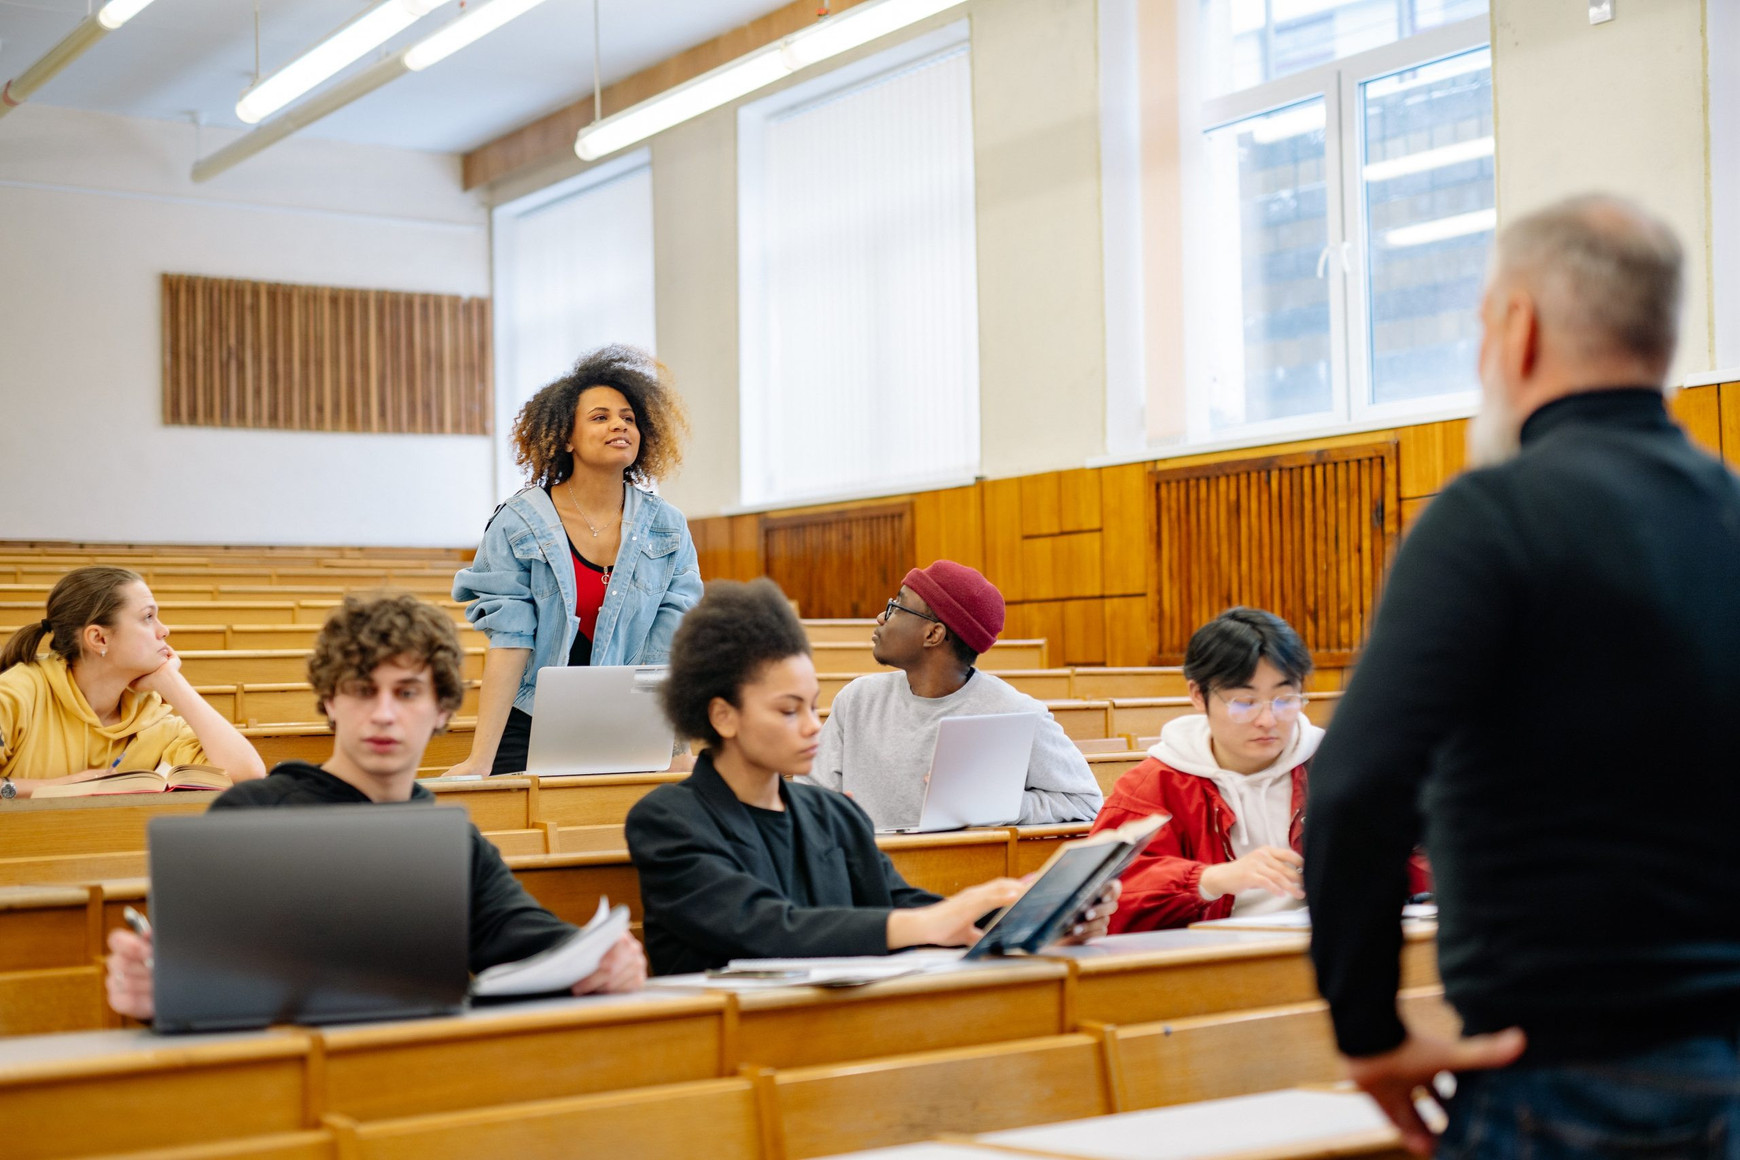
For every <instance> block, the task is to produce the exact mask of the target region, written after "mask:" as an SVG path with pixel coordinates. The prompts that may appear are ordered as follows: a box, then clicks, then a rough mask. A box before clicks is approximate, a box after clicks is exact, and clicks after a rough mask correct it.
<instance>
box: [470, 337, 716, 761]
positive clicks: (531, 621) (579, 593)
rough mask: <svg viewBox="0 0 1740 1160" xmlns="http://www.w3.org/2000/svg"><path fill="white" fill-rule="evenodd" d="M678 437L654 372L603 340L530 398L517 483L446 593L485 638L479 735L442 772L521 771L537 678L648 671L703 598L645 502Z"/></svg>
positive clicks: (678, 521)
mask: <svg viewBox="0 0 1740 1160" xmlns="http://www.w3.org/2000/svg"><path fill="white" fill-rule="evenodd" d="M686 430H687V423H686V420H685V418H684V415H683V408H682V403H681V401H680V400H679V399H678V398H677V396H676V394H675V392H674V391H673V390H672V389H671V387H670V384H669V383H668V382H667V381H666V379H665V375H664V370H663V368H662V367H660V366H659V365H658V364H657V363H656V362H654V361H653V360H652V359H651V358H650V357H649V356H647V355H646V354H644V353H642V352H641V351H638V350H634V349H633V348H630V347H625V346H607V347H604V348H603V349H601V350H597V351H594V352H592V353H591V354H589V355H587V356H586V357H584V358H582V359H581V360H580V362H579V363H578V364H576V365H575V367H574V369H573V370H572V371H570V372H569V373H568V374H566V375H564V376H563V377H562V378H560V379H557V380H556V381H555V382H553V383H551V384H550V385H549V386H547V387H545V388H544V389H543V390H541V391H539V392H538V393H537V394H536V395H534V396H532V399H531V401H530V402H528V403H527V404H526V405H525V407H524V408H523V409H522V410H521V411H520V414H519V418H518V419H517V420H515V422H514V431H513V441H514V458H515V461H516V462H518V463H519V465H520V466H521V467H522V468H523V469H524V470H525V472H526V478H527V484H528V486H527V487H526V488H525V490H524V491H521V492H520V493H519V494H518V495H515V496H514V497H513V498H511V499H509V500H508V501H507V502H506V503H504V504H502V505H501V506H500V507H499V508H497V509H496V511H495V514H494V515H493V516H491V517H490V521H489V526H488V527H487V528H486V529H484V533H483V542H482V544H481V545H479V547H478V549H477V557H476V559H474V560H473V561H472V562H471V565H470V566H469V567H467V568H464V569H461V570H460V572H459V573H458V575H456V576H455V577H454V578H453V598H454V599H455V600H462V601H465V602H467V603H468V604H469V606H470V607H468V608H467V609H466V611H465V615H466V616H467V617H468V618H469V619H470V620H471V623H473V624H474V625H476V626H477V627H478V628H480V629H482V630H483V631H484V633H485V634H486V635H487V636H488V637H489V652H488V654H487V655H486V656H485V657H484V665H483V688H482V690H481V692H480V695H479V697H478V709H477V732H476V733H474V734H473V735H472V743H471V753H470V754H469V755H467V757H466V759H465V760H464V761H463V762H461V763H460V764H459V765H457V766H455V767H454V768H453V769H452V770H450V771H449V772H451V773H453V774H488V773H517V772H519V771H521V770H523V769H524V768H525V767H526V748H527V745H528V743H529V742H530V739H531V733H532V699H533V694H534V693H535V692H536V691H537V686H538V670H539V669H542V668H545V667H547V666H549V665H659V664H663V663H664V662H665V657H666V656H667V655H668V654H669V652H670V647H671V636H672V634H673V633H675V632H676V628H677V622H678V621H679V620H681V619H682V616H683V613H685V612H687V611H688V610H689V609H690V608H691V607H693V606H694V603H695V601H697V600H699V599H700V598H701V571H700V567H699V564H698V562H697V560H696V556H695V542H694V540H693V539H691V538H690V536H689V525H688V523H687V522H686V521H685V520H684V519H683V513H682V512H680V511H678V510H677V509H676V508H674V507H672V506H671V505H670V504H668V503H666V502H664V501H663V500H662V499H660V498H659V497H658V496H657V495H655V494H653V491H652V488H653V486H654V485H655V484H656V483H657V481H658V480H659V479H661V478H663V477H664V476H665V475H666V474H668V473H669V472H671V471H673V470H674V469H675V468H676V466H677V465H678V464H679V463H680V462H681V461H682V447H681V443H680V439H681V436H682V435H683V434H684V433H685V432H686Z"/></svg>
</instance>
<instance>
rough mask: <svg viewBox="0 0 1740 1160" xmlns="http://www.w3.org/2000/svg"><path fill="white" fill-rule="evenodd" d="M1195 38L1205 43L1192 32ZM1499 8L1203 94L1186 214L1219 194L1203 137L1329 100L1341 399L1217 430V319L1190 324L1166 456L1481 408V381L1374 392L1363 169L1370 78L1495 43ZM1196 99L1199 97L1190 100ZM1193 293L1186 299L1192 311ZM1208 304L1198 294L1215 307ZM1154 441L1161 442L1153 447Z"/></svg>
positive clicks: (1327, 272) (1334, 317) (1335, 355)
mask: <svg viewBox="0 0 1740 1160" xmlns="http://www.w3.org/2000/svg"><path fill="white" fill-rule="evenodd" d="M1183 43H1185V44H1186V45H1193V44H1194V43H1195V41H1194V40H1193V39H1192V38H1190V37H1186V38H1184V40H1183ZM1490 43H1491V24H1490V20H1489V19H1488V18H1484V17H1473V18H1470V19H1467V20H1461V21H1457V22H1455V23H1452V24H1445V25H1440V26H1438V27H1436V28H1430V29H1427V30H1425V31H1423V32H1419V33H1415V34H1414V35H1412V36H1409V37H1407V38H1406V39H1403V40H1398V41H1395V42H1393V43H1390V44H1386V45H1380V46H1379V47H1377V48H1372V49H1367V50H1366V51H1364V52H1361V53H1356V54H1354V55H1352V56H1346V57H1342V58H1341V59H1339V60H1336V61H1332V62H1330V63H1327V64H1323V65H1319V66H1318V67H1316V68H1313V69H1307V70H1304V71H1301V72H1297V73H1292V74H1289V75H1288V76H1284V77H1278V78H1276V79H1275V80H1272V81H1266V82H1264V83H1262V84H1260V85H1253V86H1252V87H1250V88H1248V89H1242V90H1240V91H1238V92H1234V93H1228V94H1225V95H1223V96H1219V97H1214V98H1210V99H1208V100H1205V101H1201V102H1199V103H1198V104H1196V106H1195V108H1194V110H1193V113H1194V116H1193V122H1194V123H1191V124H1187V125H1186V126H1185V129H1184V132H1183V134H1182V135H1181V140H1182V144H1183V146H1184V148H1185V149H1186V150H1187V151H1188V152H1187V154H1186V164H1185V165H1184V167H1183V168H1184V172H1185V182H1186V190H1185V199H1184V204H1185V206H1186V207H1187V210H1186V212H1187V213H1188V214H1189V215H1190V216H1192V217H1195V216H1198V215H1200V213H1201V212H1202V210H1201V207H1202V206H1203V205H1204V204H1205V201H1206V199H1207V198H1208V197H1209V196H1210V195H1209V192H1208V190H1207V174H1206V165H1205V164H1203V163H1202V161H1201V152H1200V151H1201V147H1202V142H1203V141H1204V140H1205V138H1206V135H1207V134H1209V133H1211V132H1213V131H1215V130H1217V129H1223V128H1227V127H1229V126H1232V125H1236V124H1238V123H1240V122H1242V121H1246V120H1249V119H1251V118H1253V117H1258V116H1262V115H1263V114H1265V113H1271V112H1275V111H1277V110H1280V109H1284V108H1286V107H1287V106H1289V105H1295V104H1301V103H1304V102H1307V101H1311V100H1315V99H1321V100H1322V101H1323V104H1324V126H1325V130H1326V131H1325V134H1324V180H1325V185H1326V189H1325V197H1326V204H1327V207H1328V208H1327V231H1326V232H1327V242H1326V245H1325V248H1324V251H1323V254H1322V257H1321V259H1320V263H1321V268H1322V269H1323V271H1324V277H1326V278H1328V279H1329V289H1328V297H1329V315H1330V319H1329V326H1330V336H1329V337H1330V358H1331V378H1332V389H1331V392H1330V397H1331V407H1330V409H1329V410H1326V411H1314V412H1311V413H1309V414H1304V415H1294V416H1289V417H1287V418H1283V419H1270V420H1264V421H1259V422H1256V423H1242V424H1238V425H1237V426H1227V427H1220V428H1216V427H1214V426H1213V424H1212V421H1211V416H1210V392H1209V390H1208V381H1207V374H1206V366H1205V364H1206V363H1207V361H1208V359H1207V356H1206V354H1205V352H1204V351H1203V350H1202V349H1201V344H1202V343H1203V342H1204V341H1205V340H1203V339H1199V338H1198V339H1193V338H1191V337H1190V336H1192V335H1200V334H1204V333H1207V332H1208V328H1206V327H1204V326H1198V325H1189V324H1187V325H1186V328H1185V333H1186V336H1187V339H1186V341H1187V343H1188V344H1190V345H1195V346H1197V347H1198V348H1199V349H1198V351H1197V352H1196V353H1192V352H1190V351H1189V350H1188V349H1187V351H1186V360H1185V366H1186V373H1185V381H1184V391H1185V400H1184V403H1185V434H1184V438H1183V440H1182V441H1181V442H1179V443H1174V444H1167V445H1166V446H1165V448H1164V451H1165V453H1166V454H1170V455H1181V454H1194V453H1196V452H1199V451H1202V450H1205V449H1208V448H1210V447H1214V446H1221V445H1225V446H1260V445H1263V444H1268V443H1276V442H1282V441H1286V440H1290V439H1299V438H1310V437H1317V436H1321V435H1325V434H1340V433H1353V432H1356V431H1361V430H1374V429H1379V428H1382V427H1387V426H1397V425H1404V424H1412V423H1420V422H1429V421H1435V420H1438V419H1443V418H1460V417H1465V416H1467V415H1470V414H1473V413H1474V411H1475V410H1476V409H1477V408H1478V406H1479V391H1478V389H1477V388H1476V387H1475V386H1474V385H1473V384H1472V383H1471V385H1470V388H1469V389H1468V390H1467V391H1458V392H1451V393H1442V394H1435V395H1425V396H1420V397H1418V398H1412V399H1403V400H1396V401H1393V402H1388V403H1379V402H1375V401H1374V400H1373V398H1372V373H1371V359H1372V349H1371V326H1370V301H1369V295H1370V285H1369V271H1370V265H1369V260H1368V258H1369V255H1368V253H1367V245H1366V242H1367V236H1366V231H1367V223H1366V206H1365V187H1364V181H1363V176H1362V174H1363V167H1364V163H1365V158H1364V154H1365V139H1364V130H1363V125H1362V121H1363V113H1364V106H1363V86H1364V85H1365V84H1366V83H1367V82H1368V81H1372V80H1376V79H1379V78H1381V77H1385V76H1388V75H1390V74H1392V73H1396V72H1400V71H1404V70H1406V69H1409V68H1414V67H1419V66H1423V65H1427V64H1431V63H1432V62H1434V61H1438V60H1443V59H1446V58H1449V57H1453V56H1459V55H1461V54H1463V53H1466V52H1473V51H1478V50H1480V49H1482V48H1488V47H1490ZM1181 103H1182V104H1184V105H1185V106H1186V107H1188V102H1181ZM1211 260H1212V256H1210V255H1207V254H1205V253H1204V252H1203V249H1202V248H1201V247H1197V248H1196V249H1195V251H1194V252H1193V253H1191V254H1190V255H1189V257H1188V258H1187V268H1186V277H1187V280H1188V281H1189V282H1190V283H1193V284H1200V283H1201V281H1202V280H1203V278H1204V263H1206V262H1208V261H1211ZM1189 301H1190V300H1189V299H1188V297H1187V299H1186V307H1187V309H1189ZM1207 310H1208V306H1207V304H1198V307H1197V313H1198V314H1199V315H1205V314H1206V312H1207ZM1147 450H1149V451H1155V450H1160V449H1157V448H1147Z"/></svg>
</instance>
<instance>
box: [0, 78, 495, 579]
mask: <svg viewBox="0 0 1740 1160" xmlns="http://www.w3.org/2000/svg"><path fill="white" fill-rule="evenodd" d="M230 139H232V135H231V134H226V133H222V132H218V131H211V130H208V131H206V132H205V133H204V140H203V142H202V143H201V145H202V151H203V152H206V153H209V152H211V151H212V150H213V149H215V148H217V147H219V146H220V145H222V144H224V143H225V142H227V141H228V140H230ZM194 157H195V142H194V130H193V128H192V127H191V126H183V125H175V124H169V123H164V122H154V121H143V120H133V119H130V118H123V117H115V116H110V115H107V114H98V113H82V112H76V111H72V110H66V109H57V108H52V107H47V106H37V105H26V106H24V107H22V108H19V109H17V110H14V111H13V112H12V114H11V115H9V116H8V117H6V118H5V119H4V120H3V121H0V277H3V278H4V285H5V290H4V298H3V305H0V495H3V496H4V497H5V504H4V507H3V508H0V511H3V513H4V514H3V515H0V538H8V539H13V538H31V539H83V540H129V541H147V542H149V541H158V542H162V541H180V542H207V543H211V542H216V543H325V544H433V545H466V544H474V543H475V542H476V540H477V537H478V535H479V533H480V532H481V530H482V528H483V525H484V522H485V521H486V520H487V518H488V516H489V513H490V510H491V508H492V507H493V505H494V503H495V497H494V494H493V493H494V490H495V489H494V487H493V485H492V482H491V478H492V469H493V463H494V457H495V455H496V446H495V443H496V440H493V439H491V438H485V437H450V436H427V435H328V434H314V433H301V432H266V431H241V430H230V429H224V428H194V427H165V426H164V425H163V423H162V418H161V415H162V384H161V377H160V376H161V369H160V368H161V366H162V357H161V343H160V336H159V325H160V324H159V317H160V307H159V287H158V278H159V276H160V275H161V274H164V273H180V274H203V275H208V276H216V277H232V278H250V279H260V280H267V281H282V282H300V283H311V284H318V285H330V286H351V287H372V288H377V289H388V290H415V291H425V292H437V293H448V294H466V295H486V294H488V293H489V244H488V227H487V217H486V212H485V210H484V209H483V207H482V206H481V204H480V203H479V201H478V200H477V199H476V198H475V197H473V196H471V195H467V194H464V193H462V192H461V190H460V181H459V172H458V168H459V166H458V159H457V158H454V157H448V156H442V155H436V154H426V153H415V152H410V151H404V150H389V149H379V148H369V147H364V146H355V145H341V144H335V143H331V142H323V141H312V140H301V139H296V138H292V139H291V140H289V141H286V142H283V143H281V144H279V145H277V146H275V147H274V148H273V149H271V150H269V151H267V152H266V153H264V154H262V155H260V156H259V157H257V158H255V159H253V160H251V161H248V162H246V163H245V164H243V165H241V166H239V167H237V168H236V169H234V170H232V171H230V172H229V173H227V174H224V175H223V176H222V177H220V178H217V179H216V180H214V181H211V182H209V183H207V184H205V185H197V186H196V185H193V184H192V183H191V182H190V180H189V179H188V176H187V173H188V168H189V167H190V166H191V164H192V162H193V160H194Z"/></svg>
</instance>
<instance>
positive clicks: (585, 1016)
mask: <svg viewBox="0 0 1740 1160" xmlns="http://www.w3.org/2000/svg"><path fill="white" fill-rule="evenodd" d="M730 1007H731V1001H730V999H729V998H728V997H727V996H724V995H717V994H701V993H693V992H680V991H657V990H649V991H646V992H644V993H642V994H640V995H633V996H614V995H606V996H597V997H590V998H581V999H573V998H561V999H546V1000H539V1001H533V1002H529V1003H512V1004H506V1005H501V1006H490V1007H481V1008H476V1009H473V1010H471V1011H468V1012H466V1013H464V1014H462V1015H457V1016H453V1017H451V1018H445V1019H415V1020H409V1021H404V1022H392V1023H372V1024H358V1025H355V1026H350V1027H333V1028H326V1029H322V1030H320V1031H317V1032H311V1033H310V1034H312V1035H314V1036H315V1038H316V1039H317V1040H318V1041H319V1042H320V1044H321V1047H322V1049H323V1054H324V1057H325V1067H324V1070H323V1073H322V1074H321V1075H319V1076H318V1084H319V1086H318V1090H317V1091H316V1092H315V1093H314V1097H313V1098H314V1105H315V1107H316V1108H317V1109H318V1111H319V1112H320V1113H322V1114H327V1113H337V1114H339V1115H344V1116H349V1117H351V1118H352V1119H356V1120H363V1121H366V1120H382V1119H388V1118H391V1117H395V1116H414V1115H421V1114H424V1113H429V1112H445V1111H455V1110H458V1109H461V1108H481V1107H492V1106H496V1105H500V1104H511V1103H519V1102H523V1101H526V1100H540V1099H551V1098H555V1097H558V1096H571V1095H581V1094H586V1093H590V1092H604V1091H619V1090H622V1089H625V1088H637V1087H647V1086H651V1085H654V1084H669V1083H683V1082H686V1081H691V1080H700V1079H713V1078H717V1077H721V1076H728V1075H731V1074H732V1073H733V1072H734V1071H735V1070H736V1058H735V1044H734V1043H733V1041H732V1036H731V1025H732V1020H731V1018H730Z"/></svg>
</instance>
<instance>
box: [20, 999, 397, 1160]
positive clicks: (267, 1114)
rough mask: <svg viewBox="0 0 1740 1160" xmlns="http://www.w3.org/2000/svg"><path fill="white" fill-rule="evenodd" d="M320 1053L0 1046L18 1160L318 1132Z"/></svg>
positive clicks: (183, 1046)
mask: <svg viewBox="0 0 1740 1160" xmlns="http://www.w3.org/2000/svg"><path fill="white" fill-rule="evenodd" d="M312 1042H313V1041H312V1037H311V1036H310V1035H309V1034H308V1033H307V1032H304V1031H297V1030H280V1031H262V1032H250V1033H243V1034H229V1035H191V1036H178V1037H175V1038H172V1039H171V1038H160V1037H157V1036H154V1035H152V1034H151V1033H150V1032H147V1031H90V1032H78V1033H74V1034H71V1035H53V1036H32V1037H27V1038H20V1039H0V1124H5V1125H6V1128H5V1140H6V1144H5V1153H6V1156H7V1157H8V1160H58V1158H60V1157H72V1156H90V1155H102V1154H104V1153H111V1152H134V1151H140V1150H144V1149H147V1148H162V1147H169V1146H171V1145H186V1144H200V1143H205V1142H208V1141H221V1140H229V1139H234V1138H237V1137H244V1136H257V1135H263V1134H265V1133H269V1132H291V1131H295V1130H297V1129H300V1128H303V1127H308V1126H312V1125H310V1124H309V1123H308V1122H307V1121H308V1113H309V1111H310V1109H309V1107H308V1103H307V1095H306V1093H307V1087H308V1085H307V1073H308V1070H309V1068H310V1066H311V1050H310V1048H311V1044H312ZM404 1081H405V1077H401V1082H404Z"/></svg>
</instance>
